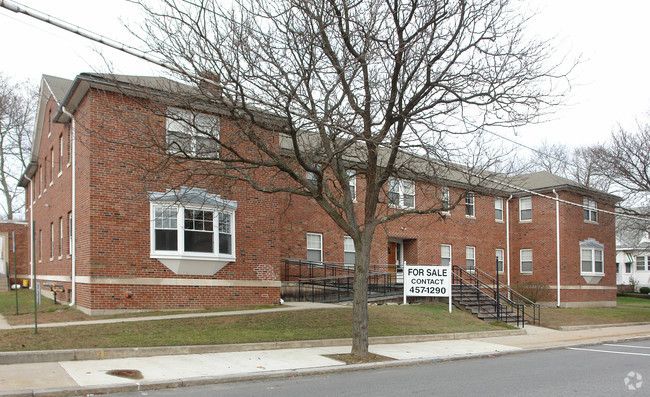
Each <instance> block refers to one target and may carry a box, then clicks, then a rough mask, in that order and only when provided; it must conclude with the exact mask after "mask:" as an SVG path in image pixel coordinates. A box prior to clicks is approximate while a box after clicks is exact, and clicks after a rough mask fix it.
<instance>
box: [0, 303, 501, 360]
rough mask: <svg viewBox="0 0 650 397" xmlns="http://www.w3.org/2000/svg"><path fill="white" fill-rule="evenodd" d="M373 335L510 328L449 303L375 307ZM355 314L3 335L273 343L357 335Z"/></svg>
mask: <svg viewBox="0 0 650 397" xmlns="http://www.w3.org/2000/svg"><path fill="white" fill-rule="evenodd" d="M369 313H370V323H369V332H370V335H371V336H389V335H416V334H438V333H447V332H470V331H487V330H498V329H504V327H505V326H504V325H500V324H489V323H486V322H483V321H481V320H478V319H476V318H475V317H473V316H472V315H470V314H468V313H466V312H464V311H461V310H454V312H453V313H451V314H449V313H448V312H447V305H445V304H426V305H424V304H423V305H409V306H401V305H400V306H397V305H384V306H371V307H370V308H369ZM351 318H352V310H351V309H350V308H347V307H346V308H341V309H319V310H305V311H292V312H275V313H263V314H250V315H242V316H224V317H210V318H196V319H183V320H156V321H142V322H132V323H117V324H102V325H80V326H74V327H63V328H41V329H39V333H38V334H37V335H34V333H33V331H32V330H30V329H25V330H9V331H0V351H10V350H42V349H71V348H92V347H129V346H131V347H133V346H174V345H201V344H226V343H246V342H272V341H291V340H309V339H328V338H349V337H350V336H351Z"/></svg>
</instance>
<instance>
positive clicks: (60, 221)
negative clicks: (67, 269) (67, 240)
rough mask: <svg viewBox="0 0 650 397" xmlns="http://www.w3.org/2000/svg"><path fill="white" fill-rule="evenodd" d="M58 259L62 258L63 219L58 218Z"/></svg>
mask: <svg viewBox="0 0 650 397" xmlns="http://www.w3.org/2000/svg"><path fill="white" fill-rule="evenodd" d="M58 248H59V259H61V257H63V217H59V247H58Z"/></svg>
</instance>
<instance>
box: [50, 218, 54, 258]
mask: <svg viewBox="0 0 650 397" xmlns="http://www.w3.org/2000/svg"><path fill="white" fill-rule="evenodd" d="M50 260H51V261H53V260H54V222H50Z"/></svg>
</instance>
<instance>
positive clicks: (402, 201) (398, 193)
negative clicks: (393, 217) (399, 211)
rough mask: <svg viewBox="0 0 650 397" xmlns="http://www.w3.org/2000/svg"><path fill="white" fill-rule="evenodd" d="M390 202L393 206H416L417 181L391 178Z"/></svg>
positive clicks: (389, 181) (389, 183) (389, 182)
mask: <svg viewBox="0 0 650 397" xmlns="http://www.w3.org/2000/svg"><path fill="white" fill-rule="evenodd" d="M388 203H389V204H390V205H391V206H393V207H400V208H415V182H414V181H410V180H406V179H399V178H390V179H389V180H388Z"/></svg>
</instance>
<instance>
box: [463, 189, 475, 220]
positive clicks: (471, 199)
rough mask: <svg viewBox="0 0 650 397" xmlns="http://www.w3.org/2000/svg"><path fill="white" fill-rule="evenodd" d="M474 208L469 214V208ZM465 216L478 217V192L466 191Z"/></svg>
mask: <svg viewBox="0 0 650 397" xmlns="http://www.w3.org/2000/svg"><path fill="white" fill-rule="evenodd" d="M469 208H471V209H472V211H471V212H472V213H471V214H468V213H467V212H468V209H469ZM465 218H476V194H474V192H467V193H465Z"/></svg>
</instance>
